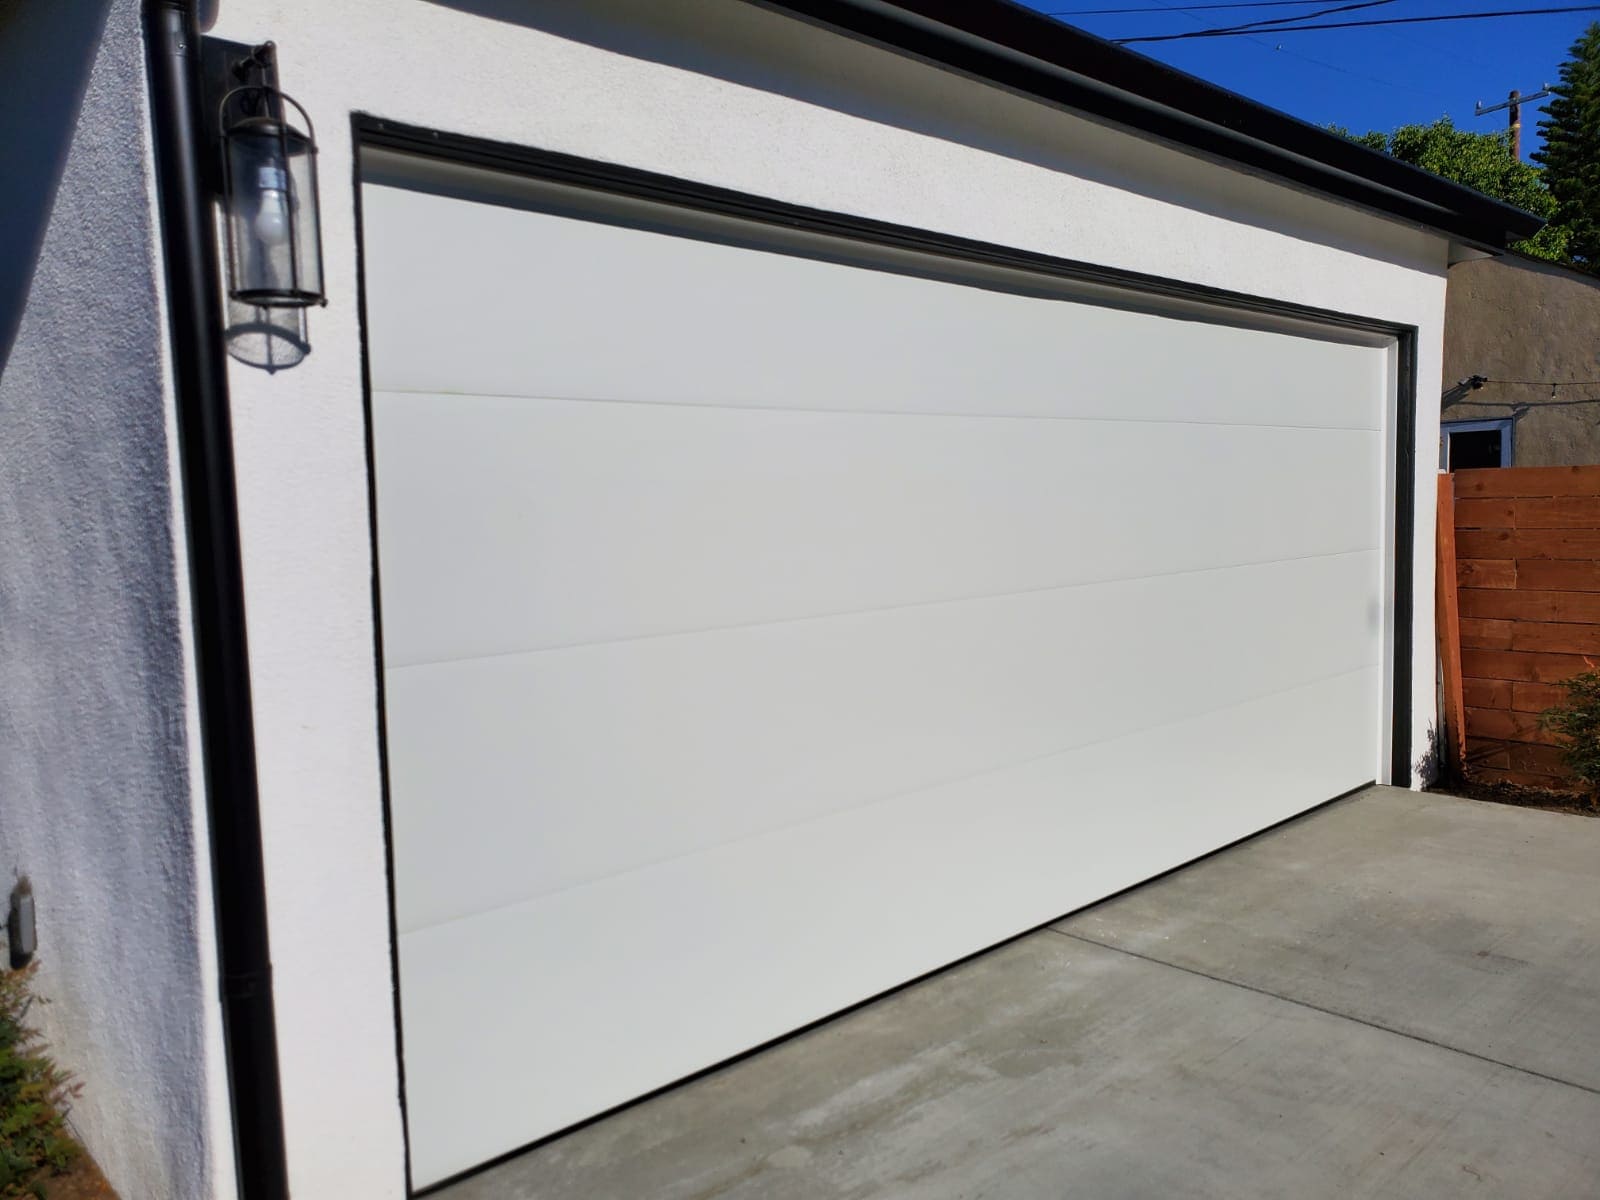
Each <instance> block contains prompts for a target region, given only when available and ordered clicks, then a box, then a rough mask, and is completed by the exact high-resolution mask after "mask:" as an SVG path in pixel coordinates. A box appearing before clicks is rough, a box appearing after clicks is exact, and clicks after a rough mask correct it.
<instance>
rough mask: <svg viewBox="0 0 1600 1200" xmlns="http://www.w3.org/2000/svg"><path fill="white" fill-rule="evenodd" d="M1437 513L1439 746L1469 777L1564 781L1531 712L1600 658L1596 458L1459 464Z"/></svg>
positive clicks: (1552, 745) (1550, 702)
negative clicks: (1557, 463) (1442, 701)
mask: <svg viewBox="0 0 1600 1200" xmlns="http://www.w3.org/2000/svg"><path fill="white" fill-rule="evenodd" d="M1445 480H1448V482H1445ZM1439 513H1440V531H1439V538H1440V541H1439V547H1440V561H1439V583H1440V588H1441V595H1440V601H1439V605H1438V608H1439V611H1440V613H1441V614H1444V613H1446V612H1448V613H1450V621H1451V628H1450V629H1449V631H1448V632H1447V631H1446V630H1445V629H1443V628H1441V631H1440V639H1441V643H1440V659H1441V662H1442V663H1444V664H1445V668H1444V669H1445V677H1446V692H1447V696H1446V705H1445V708H1446V712H1445V724H1446V744H1447V745H1448V746H1450V747H1451V748H1452V749H1455V748H1457V747H1459V750H1458V751H1457V753H1458V754H1459V757H1460V760H1461V762H1462V764H1463V766H1464V767H1465V769H1466V770H1467V772H1468V773H1469V774H1471V775H1472V776H1473V777H1474V778H1480V779H1490V780H1502V781H1505V782H1508V783H1519V784H1523V785H1525V786H1538V787H1571V786H1573V782H1572V780H1571V777H1570V775H1569V773H1568V772H1567V769H1566V765H1565V761H1564V759H1563V756H1562V751H1561V746H1560V743H1561V740H1562V739H1561V738H1560V737H1559V736H1558V735H1555V734H1552V733H1547V732H1546V731H1544V730H1542V729H1540V728H1539V714H1540V713H1542V712H1544V711H1545V710H1546V709H1549V708H1551V707H1554V706H1555V705H1558V704H1561V703H1563V702H1564V701H1565V700H1566V698H1567V697H1566V690H1565V689H1564V688H1562V687H1561V686H1560V684H1561V682H1562V681H1563V680H1566V679H1570V678H1571V677H1572V676H1574V675H1577V674H1580V673H1582V672H1584V671H1588V670H1593V669H1595V668H1596V667H1600V467H1491V468H1485V469H1482V470H1470V471H1456V472H1454V473H1453V474H1451V475H1449V476H1447V477H1443V478H1442V480H1441V487H1440V492H1439ZM1447 526H1448V528H1447ZM1447 591H1448V592H1451V593H1453V595H1451V596H1450V597H1449V598H1448V600H1447V598H1446V596H1445V593H1446V592H1447ZM1452 671H1455V672H1458V674H1457V679H1458V680H1459V682H1458V683H1457V684H1456V685H1455V686H1456V687H1457V688H1458V689H1459V696H1460V699H1459V700H1458V701H1457V702H1456V703H1455V704H1452V703H1450V697H1449V691H1450V687H1451V679H1450V676H1451V673H1452ZM1452 709H1453V710H1454V711H1452ZM1458 714H1459V715H1458ZM1452 725H1454V726H1455V728H1454V729H1452V728H1451V726H1452Z"/></svg>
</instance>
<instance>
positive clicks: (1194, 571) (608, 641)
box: [384, 546, 1382, 673]
mask: <svg viewBox="0 0 1600 1200" xmlns="http://www.w3.org/2000/svg"><path fill="white" fill-rule="evenodd" d="M1381 552H1382V547H1381V546H1362V547H1359V548H1357V549H1354V550H1334V551H1331V552H1329V553H1327V554H1300V555H1295V556H1294V557H1292V558H1268V559H1261V560H1259V561H1252V562H1242V563H1222V564H1219V565H1217V566H1211V567H1192V568H1189V569H1187V570H1183V571H1157V572H1156V573H1154V574H1152V575H1117V576H1112V577H1111V578H1107V579H1086V580H1082V581H1080V582H1078V583H1053V584H1046V585H1044V586H1042V587H1032V588H1018V589H1017V590H1016V591H1010V592H979V593H977V594H975V595H970V596H949V597H942V598H940V599H937V600H911V601H907V602H905V603H902V604H883V605H878V606H876V607H873V608H848V609H841V610H839V611H836V612H825V613H807V614H805V615H802V616H797V617H776V618H773V619H771V620H763V621H741V622H736V623H734V624H731V625H707V626H705V627H703V628H696V629H673V630H669V631H666V632H663V633H638V634H629V635H627V636H624V637H614V638H600V639H598V640H596V641H589V642H558V643H556V644H554V645H549V646H532V647H529V648H526V649H519V650H492V651H488V652H486V653H482V654H463V655H461V656H459V657H455V658H432V659H417V660H415V661H412V662H392V661H387V656H386V661H385V663H384V671H385V673H387V672H391V671H409V670H412V669H415V668H418V667H441V666H449V665H451V664H454V663H468V662H479V661H482V660H485V659H495V658H518V657H521V656H524V655H534V654H547V653H552V652H555V651H561V650H582V649H585V648H587V647H593V646H615V645H621V644H624V643H627V642H647V641H656V640H659V639H663V638H676V637H702V636H704V635H706V634H709V633H725V632H731V631H733V630H742V629H759V628H761V627H763V626H769V625H771V626H777V625H797V624H800V623H802V622H808V621H833V620H840V619H843V618H846V617H861V616H872V615H875V614H878V613H889V612H902V611H907V610H910V609H917V608H935V607H938V606H941V605H947V604H973V603H977V602H979V601H984V600H1008V599H1012V598H1014V597H1018V596H1037V595H1043V594H1044V593H1046V592H1069V591H1076V590H1077V589H1079V588H1089V587H1109V586H1112V585H1115V584H1120V583H1144V582H1148V581H1150V580H1155V579H1178V578H1182V577H1184V576H1189V575H1210V574H1216V573H1219V572H1222V571H1241V570H1249V569H1251V568H1255V567H1272V566H1277V565H1279V564H1280V563H1302V562H1316V561H1319V560H1324V559H1335V558H1350V557H1353V556H1355V555H1359V554H1378V553H1381Z"/></svg>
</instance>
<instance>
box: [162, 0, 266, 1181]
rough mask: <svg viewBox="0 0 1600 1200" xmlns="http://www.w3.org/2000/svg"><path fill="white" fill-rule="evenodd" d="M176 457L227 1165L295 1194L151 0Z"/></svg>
mask: <svg viewBox="0 0 1600 1200" xmlns="http://www.w3.org/2000/svg"><path fill="white" fill-rule="evenodd" d="M144 17H145V46H146V50H147V53H148V61H149V70H150V100H151V121H152V124H153V126H154V133H155V166H156V183H157V193H158V198H159V203H160V216H161V235H162V243H163V247H164V255H165V258H166V283H167V308H168V315H169V318H170V322H171V328H170V331H169V332H170V341H171V346H170V348H171V361H172V376H173V384H174V386H175V389H176V393H177V412H178V450H179V461H180V465H181V470H182V475H183V490H184V499H185V509H186V516H187V523H188V534H189V567H190V588H191V592H192V594H193V604H194V637H195V659H196V669H197V672H198V676H199V691H200V739H201V752H202V754H203V755H204V758H205V786H206V799H207V810H208V815H209V822H210V826H211V865H212V871H211V876H212V878H211V883H212V887H213V889H214V891H215V896H216V920H217V946H218V950H217V954H218V959H219V961H220V967H221V987H222V1022H223V1039H224V1042H225V1045H226V1053H227V1060H228V1090H229V1094H230V1098H231V1102H232V1109H233V1141H234V1162H235V1166H236V1168H237V1171H238V1180H239V1193H240V1195H241V1196H243V1197H246V1198H247V1200H284V1198H286V1197H287V1196H288V1195H289V1179H288V1165H287V1159H286V1156H285V1151H284V1136H283V1098H282V1094H281V1090H280V1087H279V1081H278V1043H277V1036H278V1035H277V1024H276V1021H275V1020H274V1017H273V1006H272V963H271V955H270V952H269V946H268V941H267V900H266V872H265V866H264V863H263V861H262V847H261V801H260V795H259V792H258V790H257V786H256V753H255V725H254V718H253V716H252V713H251V707H250V660H249V651H248V648H247V645H246V642H245V620H244V618H245V611H244V574H243V569H242V565H241V555H240V549H239V512H238V505H237V498H236V495H235V487H234V468H233V430H232V426H231V422H230V419H229V414H228V382H227V364H226V361H225V359H224V357H223V343H222V330H223V322H222V303H221V297H220V292H219V275H218V270H217V252H216V241H215V237H216V229H215V222H214V220H213V217H212V208H211V205H212V197H211V195H210V193H209V192H208V191H207V189H206V188H205V187H204V186H203V184H202V177H201V170H200V162H201V158H200V156H201V155H202V154H215V153H219V151H217V150H216V149H215V148H214V147H213V146H211V145H209V144H208V143H207V141H206V138H205V135H204V134H203V132H202V131H203V130H204V129H205V127H206V124H205V120H204V115H203V113H202V111H201V107H200V106H201V103H202V99H201V98H202V94H203V93H202V91H201V85H200V31H199V25H198V21H197V18H196V16H195V12H194V7H193V3H192V0H145V6H144Z"/></svg>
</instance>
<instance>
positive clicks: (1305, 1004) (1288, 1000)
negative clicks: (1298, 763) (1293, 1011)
mask: <svg viewBox="0 0 1600 1200" xmlns="http://www.w3.org/2000/svg"><path fill="white" fill-rule="evenodd" d="M1045 928H1046V929H1048V930H1049V931H1050V932H1051V933H1054V934H1057V935H1059V936H1061V937H1064V938H1071V939H1072V940H1073V941H1075V942H1083V943H1084V944H1085V945H1088V946H1098V947H1099V948H1100V949H1102V950H1112V951H1115V952H1116V953H1118V954H1125V955H1127V956H1128V957H1129V958H1137V959H1139V960H1141V961H1142V962H1147V963H1154V964H1155V965H1156V966H1158V967H1170V968H1171V969H1172V970H1174V971H1182V972H1183V973H1184V974H1186V975H1195V976H1198V977H1199V978H1201V979H1209V980H1211V981H1212V982H1213V983H1221V984H1225V985H1227V986H1228V987H1236V988H1239V989H1241V990H1242V991H1246V992H1254V993H1255V994H1256V995H1258V996H1266V997H1267V998H1269V999H1272V1000H1282V1001H1283V1002H1284V1003H1285V1004H1293V1005H1294V1006H1295V1007H1297V1008H1305V1009H1310V1010H1311V1011H1312V1012H1319V1013H1323V1014H1325V1015H1327V1016H1330V1017H1338V1018H1339V1019H1340V1020H1344V1021H1349V1022H1351V1023H1352V1024H1355V1025H1365V1026H1366V1027H1367V1028H1369V1029H1378V1030H1381V1031H1383V1032H1384V1033H1392V1034H1394V1035H1395V1036H1396V1037H1403V1038H1406V1039H1407V1040H1408V1041H1413V1042H1420V1043H1421V1044H1422V1045H1424V1046H1433V1047H1435V1048H1436V1049H1439V1050H1447V1051H1449V1052H1450V1053H1452V1054H1459V1055H1461V1056H1462V1057H1463V1058H1473V1059H1477V1060H1478V1061H1479V1062H1483V1063H1488V1064H1489V1065H1490V1066H1495V1067H1504V1068H1505V1069H1506V1070H1508V1071H1516V1072H1517V1073H1518V1074H1519V1075H1528V1076H1531V1077H1532V1078H1534V1079H1543V1080H1545V1081H1546V1082H1548V1083H1558V1084H1561V1085H1562V1086H1563V1087H1570V1088H1576V1089H1577V1090H1578V1091H1580V1092H1588V1093H1589V1094H1590V1095H1591V1096H1600V1088H1593V1087H1589V1086H1587V1085H1586V1084H1582V1083H1575V1082H1573V1081H1572V1080H1570V1079H1562V1078H1560V1077H1559V1076H1556V1075H1546V1074H1545V1073H1544V1072H1543V1071H1535V1070H1533V1069H1532V1068H1530V1067H1520V1066H1518V1065H1517V1064H1516V1063H1509V1062H1505V1061H1504V1060H1502V1059H1498V1058H1490V1057H1489V1056H1488V1055H1486V1054H1478V1053H1476V1052H1474V1051H1472V1050H1464V1049H1462V1048H1461V1047H1460V1046H1452V1045H1450V1044H1449V1043H1447V1042H1437V1041H1434V1040H1433V1039H1432V1038H1428V1037H1423V1036H1422V1035H1421V1034H1416V1033H1408V1032H1407V1031H1406V1030H1404V1029H1396V1028H1394V1027H1393V1026H1392V1025H1380V1024H1378V1023H1377V1022H1376V1021H1365V1020H1362V1019H1361V1018H1360V1017H1356V1016H1352V1015H1350V1014H1349V1013H1345V1012H1340V1011H1339V1010H1338V1009H1336V1008H1324V1007H1323V1006H1322V1005H1320V1004H1312V1003H1311V1002H1310V1001H1308V1000H1297V999H1295V998H1294V997H1293V996H1284V995H1281V994H1280V993H1278V992H1274V991H1269V990H1268V989H1266V988H1261V987H1256V986H1255V985H1253V984H1249V983H1241V982H1240V981H1239V980H1237V979H1228V978H1226V977H1225V976H1222V975H1212V974H1209V973H1208V972H1205V971H1199V970H1196V969H1195V968H1194V967H1185V966H1182V965H1180V964H1178V963H1172V962H1166V961H1165V960H1163V959H1159V958H1154V957H1152V956H1151V955H1148V954H1140V953H1139V952H1138V951H1136V950H1129V949H1126V948H1125V947H1122V946H1112V945H1109V944H1107V943H1105V942H1097V941H1095V940H1094V939H1093V938H1086V937H1084V936H1083V935H1082V934H1078V933H1068V932H1067V931H1066V930H1065V929H1057V928H1056V927H1055V926H1054V925H1047V926H1045Z"/></svg>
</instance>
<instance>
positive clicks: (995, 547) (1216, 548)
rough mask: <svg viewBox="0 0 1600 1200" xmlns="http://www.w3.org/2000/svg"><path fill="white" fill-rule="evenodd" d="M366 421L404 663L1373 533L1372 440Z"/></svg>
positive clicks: (820, 420)
mask: <svg viewBox="0 0 1600 1200" xmlns="http://www.w3.org/2000/svg"><path fill="white" fill-rule="evenodd" d="M374 404H375V406H376V410H377V419H376V437H377V445H376V458H377V462H378V471H377V486H378V494H379V504H380V506H381V507H382V510H383V511H384V513H385V514H387V517H388V519H387V520H385V521H384V522H382V524H381V525H380V528H379V536H380V559H381V564H382V570H383V578H384V585H385V586H384V592H385V595H384V600H385V606H384V636H385V651H386V659H387V662H388V663H389V664H390V665H391V666H404V665H409V664H412V663H418V662H436V661H441V660H445V659H450V658H460V657H467V656H472V655H481V654H501V653H509V652H516V651H526V650H534V649H540V648H545V647H551V646H566V645H575V644H581V643H586V642H595V641H607V640H614V639H620V638H631V637H642V636H651V635H657V634H662V633H672V632H683V631H692V630H703V629H713V628H719V627H726V626H734V625H743V624H751V623H759V622H763V621H775V620H791V619H796V618H801V617H811V616H819V615H825V614H836V613H848V612H855V611H864V610H869V609H876V608H885V607H894V606H899V605H907V604H918V603H926V602H930V601H945V600H952V599H956V598H961V597H972V596H979V595H984V594H994V593H1002V592H1015V591H1027V590H1033V589H1039V588H1051V587H1062V586H1070V585H1076V584H1082V583H1089V582H1095V581H1100V580H1108V579H1117V578H1133V577H1140V576H1146V575H1151V574H1157V573H1171V572H1178V571H1190V570H1203V569H1207V568H1211V567H1217V566H1226V565H1233V564H1240V563H1249V562H1266V561H1272V560H1274V559H1278V558H1284V557H1300V556H1305V555H1315V554H1332V553H1341V552H1347V551H1353V550H1359V549H1367V548H1371V547H1373V546H1375V544H1376V537H1377V530H1378V526H1379V522H1380V515H1381V514H1380V504H1381V488H1382V481H1381V478H1380V477H1379V469H1380V464H1381V449H1382V442H1381V435H1380V434H1377V433H1374V432H1371V431H1365V430H1312V429H1300V428H1282V427H1265V428H1264V427H1258V426H1233V425H1207V424H1195V423H1183V424H1148V423H1142V422H1128V421H1059V420H1036V419H1016V420H995V419H990V418H967V417H927V416H885V415H882V414H871V413H868V414H863V413H851V414H846V413H823V412H794V411H771V410H767V411H763V410H750V409H724V408H708V407H682V406H665V405H662V406H643V405H615V404H596V403H571V402H564V401H549V400H522V399H515V398H505V397H481V396H439V395H413V394H396V393H384V392H380V393H378V394H376V395H375V397H374ZM1229 464H1247V465H1248V470H1246V471H1240V470H1238V469H1236V468H1233V467H1230V465H1229ZM1329 479H1339V480H1340V481H1341V482H1342V483H1343V484H1344V485H1345V488H1344V489H1343V490H1342V491H1341V495H1340V497H1339V500H1338V502H1337V503H1333V502H1330V497H1329V495H1328V490H1327V489H1328V483H1327V481H1328V480H1329ZM1263 494H1267V495H1271V496H1272V497H1273V501H1272V503H1270V504H1263V503H1262V502H1261V496H1262V495H1263ZM735 498H736V499H735Z"/></svg>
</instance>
